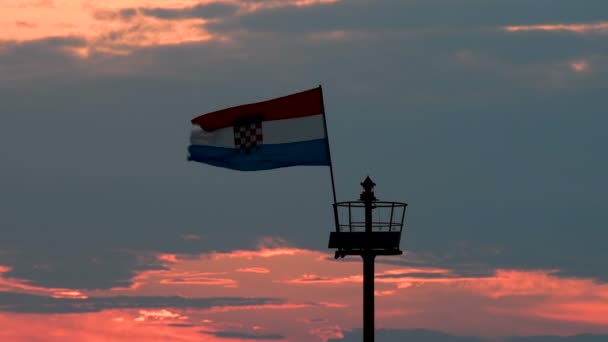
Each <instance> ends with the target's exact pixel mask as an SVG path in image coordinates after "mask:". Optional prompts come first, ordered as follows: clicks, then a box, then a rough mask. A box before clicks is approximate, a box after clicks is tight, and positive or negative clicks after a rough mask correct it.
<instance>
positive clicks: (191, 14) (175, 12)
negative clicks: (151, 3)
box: [140, 2, 238, 19]
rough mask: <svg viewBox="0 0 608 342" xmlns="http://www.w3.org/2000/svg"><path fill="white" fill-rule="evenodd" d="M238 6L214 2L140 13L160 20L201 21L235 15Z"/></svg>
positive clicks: (153, 9)
mask: <svg viewBox="0 0 608 342" xmlns="http://www.w3.org/2000/svg"><path fill="white" fill-rule="evenodd" d="M237 9H238V6H236V5H233V4H229V3H223V2H215V3H208V4H199V5H196V6H192V7H186V8H180V9H173V8H161V7H158V8H146V7H144V8H141V9H140V11H141V13H142V14H143V15H146V16H150V17H156V18H160V19H191V18H203V19H214V18H220V17H227V16H231V15H233V14H234V13H236V11H237Z"/></svg>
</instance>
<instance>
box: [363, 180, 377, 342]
mask: <svg viewBox="0 0 608 342" xmlns="http://www.w3.org/2000/svg"><path fill="white" fill-rule="evenodd" d="M361 185H363V188H364V191H363V193H362V194H361V199H362V200H363V202H364V203H365V233H366V234H369V239H367V240H368V241H371V234H373V232H372V222H373V221H372V205H373V201H374V200H375V199H376V197H375V196H374V193H373V191H372V189H373V187H374V185H375V184H374V182H372V180H371V179H370V178H369V177H367V178H366V179H365V181H364V182H363V183H361ZM361 256H362V257H363V342H374V310H375V308H374V259H375V258H376V255H375V253H374V251H373V250H372V249H371V248H370V247H369V246H368V247H366V248H365V250H364V251H363V253H362V255H361Z"/></svg>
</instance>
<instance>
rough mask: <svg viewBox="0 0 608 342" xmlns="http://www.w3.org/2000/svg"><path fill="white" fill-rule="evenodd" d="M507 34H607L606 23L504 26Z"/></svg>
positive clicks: (607, 25)
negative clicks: (542, 32)
mask: <svg viewBox="0 0 608 342" xmlns="http://www.w3.org/2000/svg"><path fill="white" fill-rule="evenodd" d="M504 29H505V31H507V32H525V31H546V32H574V33H608V22H598V23H581V24H540V25H512V26H505V27H504Z"/></svg>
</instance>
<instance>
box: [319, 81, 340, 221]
mask: <svg viewBox="0 0 608 342" xmlns="http://www.w3.org/2000/svg"><path fill="white" fill-rule="evenodd" d="M319 92H320V93H321V111H323V128H324V129H325V140H326V141H327V145H326V146H327V157H328V158H329V175H330V176H331V190H332V193H333V195H334V203H336V202H338V201H337V199H336V182H335V181H334V165H333V162H332V160H331V151H330V149H329V134H327V120H326V119H325V101H324V100H323V88H321V86H320V85H319ZM336 220H337V215H336ZM336 227H337V223H336Z"/></svg>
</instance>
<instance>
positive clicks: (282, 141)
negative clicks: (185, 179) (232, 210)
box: [188, 87, 331, 171]
mask: <svg viewBox="0 0 608 342" xmlns="http://www.w3.org/2000/svg"><path fill="white" fill-rule="evenodd" d="M192 124H193V129H192V134H191V136H190V146H189V148H188V151H189V153H190V156H189V158H188V160H193V161H197V162H200V163H205V164H210V165H214V166H218V167H225V168H229V169H233V170H241V171H255V170H268V169H276V168H281V167H288V166H296V165H326V166H330V165H331V161H330V156H329V145H328V141H327V133H326V132H327V130H326V127H325V113H324V109H323V95H322V90H321V87H318V88H314V89H311V90H307V91H304V92H301V93H297V94H292V95H288V96H284V97H280V98H276V99H272V100H268V101H264V102H258V103H251V104H246V105H241V106H237V107H231V108H227V109H222V110H219V111H215V112H212V113H208V114H204V115H201V116H199V117H197V118H195V119H193V120H192Z"/></svg>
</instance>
